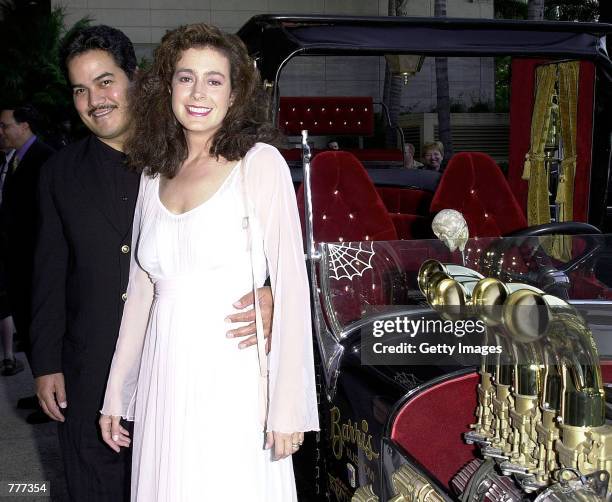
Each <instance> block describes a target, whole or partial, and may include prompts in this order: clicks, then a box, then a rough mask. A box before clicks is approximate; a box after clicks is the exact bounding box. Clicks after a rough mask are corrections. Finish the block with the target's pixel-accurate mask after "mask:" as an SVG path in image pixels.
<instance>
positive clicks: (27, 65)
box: [0, 0, 91, 135]
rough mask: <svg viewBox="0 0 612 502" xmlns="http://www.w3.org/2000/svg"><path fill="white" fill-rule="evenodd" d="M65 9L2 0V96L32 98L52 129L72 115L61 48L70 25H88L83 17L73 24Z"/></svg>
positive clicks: (10, 100)
mask: <svg viewBox="0 0 612 502" xmlns="http://www.w3.org/2000/svg"><path fill="white" fill-rule="evenodd" d="M65 18H66V13H65V10H64V8H62V7H53V8H52V9H51V13H50V14H49V13H44V12H42V11H41V8H40V7H39V6H38V5H37V4H36V3H34V2H30V3H26V2H20V3H19V4H18V5H16V4H15V3H14V2H12V1H10V0H1V1H0V46H1V47H2V51H1V52H0V96H1V98H0V99H1V100H2V103H3V104H2V106H16V105H19V104H22V103H31V104H33V105H34V106H35V107H36V108H37V109H38V111H39V112H40V113H41V115H42V116H43V118H44V119H46V120H45V123H44V124H43V128H44V129H45V130H47V131H51V134H52V135H53V131H54V130H55V129H57V128H59V127H60V123H61V122H63V121H66V120H69V119H71V118H72V117H73V115H72V114H73V113H74V112H73V106H72V97H71V94H70V92H69V89H68V87H67V85H66V81H65V79H64V76H63V74H62V71H61V68H60V65H59V57H58V54H59V48H60V45H61V43H62V40H63V39H64V37H65V36H66V35H68V34H69V33H71V32H72V30H75V29H78V28H81V27H82V26H86V25H88V24H89V23H90V22H91V20H90V19H89V18H82V19H81V20H79V21H78V22H77V23H76V24H75V25H74V26H72V27H71V28H70V29H69V30H66V29H65V28H64V20H65Z"/></svg>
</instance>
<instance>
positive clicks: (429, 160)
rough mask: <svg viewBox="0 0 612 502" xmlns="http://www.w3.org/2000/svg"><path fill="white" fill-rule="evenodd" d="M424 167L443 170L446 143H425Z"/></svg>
mask: <svg viewBox="0 0 612 502" xmlns="http://www.w3.org/2000/svg"><path fill="white" fill-rule="evenodd" d="M422 151H423V168H424V169H430V170H432V171H438V172H442V170H443V167H442V162H443V161H444V145H443V144H442V143H441V142H440V141H433V142H431V143H425V144H424V145H423V150H422Z"/></svg>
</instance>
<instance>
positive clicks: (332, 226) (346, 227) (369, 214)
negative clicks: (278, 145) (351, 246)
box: [297, 150, 397, 242]
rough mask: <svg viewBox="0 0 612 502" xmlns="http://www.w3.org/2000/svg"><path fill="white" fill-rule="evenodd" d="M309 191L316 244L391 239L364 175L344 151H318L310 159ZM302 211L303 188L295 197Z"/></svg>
mask: <svg viewBox="0 0 612 502" xmlns="http://www.w3.org/2000/svg"><path fill="white" fill-rule="evenodd" d="M311 185H312V186H311V189H312V205H313V213H314V237H315V241H317V242H339V241H345V242H349V241H366V240H374V241H377V240H395V239H397V233H396V231H395V227H394V225H393V222H392V221H391V217H390V216H389V214H388V213H387V209H386V208H385V205H384V204H383V202H382V200H381V199H380V197H379V196H378V193H377V192H376V189H375V188H374V185H373V184H372V181H371V180H370V177H369V176H368V173H367V172H366V170H365V169H364V167H363V166H362V165H361V162H359V160H357V158H356V157H355V156H354V155H352V154H351V153H348V152H343V151H340V150H338V151H327V152H321V153H319V154H318V155H316V156H315V157H314V158H313V159H312V164H311ZM297 199H298V206H299V207H300V211H301V213H302V214H303V212H304V188H303V187H300V189H299V190H298V194H297Z"/></svg>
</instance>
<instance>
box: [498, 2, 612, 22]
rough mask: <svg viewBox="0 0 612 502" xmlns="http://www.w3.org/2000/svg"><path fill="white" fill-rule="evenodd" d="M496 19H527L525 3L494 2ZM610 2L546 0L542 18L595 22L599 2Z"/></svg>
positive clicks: (597, 17) (597, 15)
mask: <svg viewBox="0 0 612 502" xmlns="http://www.w3.org/2000/svg"><path fill="white" fill-rule="evenodd" d="M494 1H495V5H494V9H495V18H496V19H527V1H525V0H494ZM610 1H611V0H599V1H598V0H546V3H545V5H544V18H545V19H547V20H550V21H585V22H586V21H597V20H598V19H599V11H600V8H599V2H610Z"/></svg>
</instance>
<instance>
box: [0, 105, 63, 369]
mask: <svg viewBox="0 0 612 502" xmlns="http://www.w3.org/2000/svg"><path fill="white" fill-rule="evenodd" d="M37 124H38V113H37V112H36V110H35V109H34V108H33V107H32V106H30V105H25V106H21V107H16V108H13V109H4V110H2V111H1V112H0V135H1V138H2V143H3V144H4V147H5V148H13V149H15V153H14V155H13V156H12V157H11V161H10V164H9V165H8V168H7V171H6V176H5V178H4V184H3V187H2V233H3V237H4V239H3V241H4V246H3V247H4V252H3V255H4V264H5V270H6V280H7V293H8V301H9V310H10V312H11V313H12V315H13V320H14V322H15V327H16V329H17V334H18V336H19V337H20V339H21V340H22V341H23V343H24V349H25V352H26V355H27V356H28V357H29V352H30V351H29V344H28V332H29V329H30V321H31V318H30V300H31V296H32V288H31V284H32V262H33V258H34V247H35V241H36V229H37V225H38V223H37V218H38V216H37V204H36V194H37V188H38V178H39V175H40V171H41V166H42V165H43V164H44V163H45V161H46V160H47V159H48V158H49V157H50V156H51V154H53V149H51V147H49V146H47V145H46V144H45V143H43V142H42V141H41V140H40V139H39V138H38V137H37V136H36V134H35V130H36V127H37ZM22 369H23V365H22V363H21V362H19V361H18V360H16V359H15V356H14V355H13V356H12V361H6V362H5V364H4V368H3V370H2V374H3V375H10V374H14V373H16V372H18V371H21V370H22Z"/></svg>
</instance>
